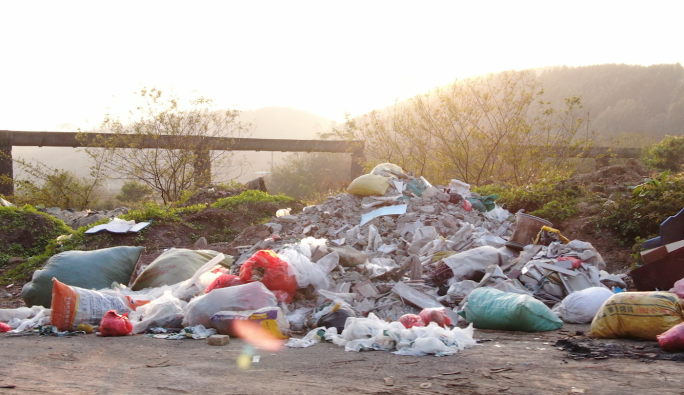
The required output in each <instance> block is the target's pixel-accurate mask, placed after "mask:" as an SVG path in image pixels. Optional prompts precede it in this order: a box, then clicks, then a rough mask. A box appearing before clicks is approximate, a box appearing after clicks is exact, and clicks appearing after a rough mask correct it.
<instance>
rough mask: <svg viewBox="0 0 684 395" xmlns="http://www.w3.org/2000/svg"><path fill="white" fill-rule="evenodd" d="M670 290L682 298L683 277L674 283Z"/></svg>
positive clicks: (683, 294) (683, 297)
mask: <svg viewBox="0 0 684 395" xmlns="http://www.w3.org/2000/svg"><path fill="white" fill-rule="evenodd" d="M670 292H672V293H675V294H676V295H677V296H679V297H680V298H682V299H684V278H683V279H681V280H679V281H677V282H676V283H674V286H673V287H672V289H670Z"/></svg>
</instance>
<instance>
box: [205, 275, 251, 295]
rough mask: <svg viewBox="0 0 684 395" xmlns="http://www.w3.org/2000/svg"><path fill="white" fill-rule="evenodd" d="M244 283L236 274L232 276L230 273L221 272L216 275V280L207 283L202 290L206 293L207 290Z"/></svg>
mask: <svg viewBox="0 0 684 395" xmlns="http://www.w3.org/2000/svg"><path fill="white" fill-rule="evenodd" d="M242 284H244V283H243V282H242V281H240V278H239V277H237V276H233V275H232V274H227V273H225V274H222V275H220V276H218V277H216V280H214V281H212V282H211V284H209V285H207V288H206V289H205V290H204V293H205V294H208V293H209V292H211V291H213V290H215V289H219V288H228V287H232V286H234V285H242Z"/></svg>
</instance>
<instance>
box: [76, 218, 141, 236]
mask: <svg viewBox="0 0 684 395" xmlns="http://www.w3.org/2000/svg"><path fill="white" fill-rule="evenodd" d="M149 225H150V222H138V223H137V224H136V223H135V221H124V220H123V219H119V218H114V219H113V220H111V221H110V222H109V223H108V224H102V225H97V226H93V227H92V228H90V229H88V230H86V231H85V233H86V234H88V235H92V234H95V233H98V232H102V231H103V230H106V231H107V232H110V233H128V232H131V233H137V232H140V231H141V230H143V229H144V228H146V227H148V226H149Z"/></svg>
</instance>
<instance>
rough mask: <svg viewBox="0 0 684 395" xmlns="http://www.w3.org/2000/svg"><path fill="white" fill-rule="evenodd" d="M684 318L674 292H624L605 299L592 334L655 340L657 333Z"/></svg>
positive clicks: (595, 318) (595, 335) (593, 325)
mask: <svg viewBox="0 0 684 395" xmlns="http://www.w3.org/2000/svg"><path fill="white" fill-rule="evenodd" d="M682 321H684V318H683V315H682V306H681V304H680V302H679V298H678V297H677V295H675V294H673V293H670V292H663V291H658V292H621V293H619V294H615V295H613V296H611V297H610V299H608V300H606V302H605V303H604V304H603V306H601V309H599V311H598V312H597V313H596V316H595V317H594V320H593V321H592V322H591V335H592V336H594V337H598V338H608V339H611V338H639V339H647V340H656V336H658V335H660V334H662V333H663V332H665V331H667V330H668V329H670V328H672V327H673V326H675V325H677V324H679V323H680V322H682Z"/></svg>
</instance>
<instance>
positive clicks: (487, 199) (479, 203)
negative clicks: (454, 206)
mask: <svg viewBox="0 0 684 395" xmlns="http://www.w3.org/2000/svg"><path fill="white" fill-rule="evenodd" d="M498 198H499V195H488V196H478V197H471V198H468V201H469V202H470V204H472V205H473V208H475V209H477V211H479V212H482V213H486V212H487V211H492V210H494V209H495V208H496V199H498Z"/></svg>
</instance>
